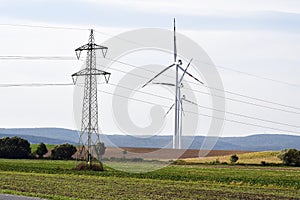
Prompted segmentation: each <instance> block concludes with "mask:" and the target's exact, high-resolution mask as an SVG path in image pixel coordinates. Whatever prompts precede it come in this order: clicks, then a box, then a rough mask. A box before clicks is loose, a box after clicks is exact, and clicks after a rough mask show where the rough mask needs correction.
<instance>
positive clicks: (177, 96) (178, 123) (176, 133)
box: [142, 18, 203, 149]
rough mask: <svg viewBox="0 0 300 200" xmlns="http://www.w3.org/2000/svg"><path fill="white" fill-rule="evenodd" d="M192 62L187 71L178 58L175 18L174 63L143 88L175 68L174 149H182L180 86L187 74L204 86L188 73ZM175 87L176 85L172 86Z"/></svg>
mask: <svg viewBox="0 0 300 200" xmlns="http://www.w3.org/2000/svg"><path fill="white" fill-rule="evenodd" d="M191 62H192V59H191V60H190V62H189V64H188V65H187V66H186V68H185V69H183V68H182V67H181V65H182V61H181V60H180V59H178V58H177V46H176V23H175V18H174V63H173V64H172V65H170V66H168V67H166V68H165V69H163V70H162V71H161V72H159V73H158V74H157V75H155V76H154V77H153V78H152V79H150V80H149V81H148V82H147V83H145V84H144V85H143V86H142V87H145V86H146V85H148V84H149V83H151V82H152V81H153V80H154V79H156V78H157V77H158V76H159V75H161V74H162V73H164V72H165V71H167V70H168V69H170V68H172V67H174V66H175V71H176V74H175V77H176V78H175V79H176V82H175V103H174V105H175V129H174V134H173V149H181V144H182V143H181V131H180V130H181V128H182V127H180V126H181V124H182V122H181V120H182V117H181V116H182V114H181V112H182V104H181V94H180V85H181V83H182V81H183V77H184V75H185V74H187V75H189V76H190V77H192V78H193V79H194V80H196V81H197V82H199V83H201V84H203V82H202V81H200V80H199V79H197V78H195V77H194V76H193V75H192V74H190V73H189V72H187V69H188V68H189V66H190V64H191ZM179 70H181V71H183V74H182V76H181V77H180V78H179ZM172 85H174V84H172Z"/></svg>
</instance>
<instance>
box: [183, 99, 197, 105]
mask: <svg viewBox="0 0 300 200" xmlns="http://www.w3.org/2000/svg"><path fill="white" fill-rule="evenodd" d="M182 100H184V101H186V102H188V103H190V104H193V105H196V106H198V104H197V103H195V102H193V101H190V100H188V99H182Z"/></svg>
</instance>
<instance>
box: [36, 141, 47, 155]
mask: <svg viewBox="0 0 300 200" xmlns="http://www.w3.org/2000/svg"><path fill="white" fill-rule="evenodd" d="M47 152H48V149H47V147H46V145H45V144H44V143H40V144H39V145H38V147H37V149H36V154H37V155H38V156H39V158H43V156H44V155H45V154H46V153H47Z"/></svg>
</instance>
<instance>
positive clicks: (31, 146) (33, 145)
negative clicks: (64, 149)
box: [30, 144, 56, 153]
mask: <svg viewBox="0 0 300 200" xmlns="http://www.w3.org/2000/svg"><path fill="white" fill-rule="evenodd" d="M38 145H39V144H30V148H31V152H32V153H33V152H35V151H36V149H37V147H38ZM55 146H56V145H55V144H46V147H47V149H48V150H51V149H54V147H55Z"/></svg>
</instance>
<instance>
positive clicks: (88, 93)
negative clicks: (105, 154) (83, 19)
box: [72, 29, 111, 165]
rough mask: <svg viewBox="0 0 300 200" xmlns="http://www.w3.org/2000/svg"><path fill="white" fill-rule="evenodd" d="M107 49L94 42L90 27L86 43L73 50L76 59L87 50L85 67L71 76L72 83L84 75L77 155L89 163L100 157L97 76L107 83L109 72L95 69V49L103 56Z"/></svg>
mask: <svg viewBox="0 0 300 200" xmlns="http://www.w3.org/2000/svg"><path fill="white" fill-rule="evenodd" d="M107 49H108V48H107V47H104V46H100V45H97V44H95V39H94V31H93V29H91V33H90V36H89V42H88V44H85V45H83V46H81V47H79V48H77V49H76V50H75V52H76V56H77V58H78V59H79V58H80V54H81V52H82V51H87V57H86V67H85V68H84V69H82V70H80V71H79V72H77V73H75V74H73V75H72V78H73V82H74V84H76V82H77V79H78V77H80V76H82V77H84V96H83V107H82V116H81V131H80V137H79V145H80V154H79V156H84V159H85V160H86V162H87V163H88V164H89V165H91V164H92V160H93V157H95V156H97V159H98V160H99V161H100V158H101V157H100V155H99V149H98V145H97V144H98V143H99V142H100V137H99V133H98V131H99V130H98V99H97V76H100V75H103V76H104V77H105V81H106V83H108V81H109V78H110V75H111V74H110V73H109V72H105V71H102V70H99V69H97V67H96V61H97V60H96V50H102V54H103V57H105V56H106V52H107ZM82 153H83V155H82Z"/></svg>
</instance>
